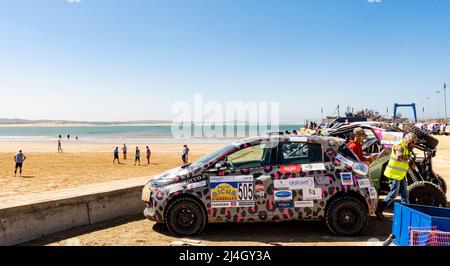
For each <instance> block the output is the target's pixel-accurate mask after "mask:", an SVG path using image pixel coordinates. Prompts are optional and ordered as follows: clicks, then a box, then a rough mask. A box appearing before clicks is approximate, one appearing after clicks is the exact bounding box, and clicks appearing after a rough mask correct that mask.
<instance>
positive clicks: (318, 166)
mask: <svg viewBox="0 0 450 266" xmlns="http://www.w3.org/2000/svg"><path fill="white" fill-rule="evenodd" d="M301 167H302V171H303V172H308V171H323V170H326V168H325V164H323V163H310V164H302V165H301Z"/></svg>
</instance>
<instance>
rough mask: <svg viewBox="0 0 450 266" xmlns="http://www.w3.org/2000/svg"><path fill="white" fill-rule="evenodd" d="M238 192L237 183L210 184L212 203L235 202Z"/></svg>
mask: <svg viewBox="0 0 450 266" xmlns="http://www.w3.org/2000/svg"><path fill="white" fill-rule="evenodd" d="M238 192H239V191H238V188H237V183H219V184H211V200H212V201H236V200H238Z"/></svg>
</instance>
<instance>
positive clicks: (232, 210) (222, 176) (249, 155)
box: [209, 143, 272, 221]
mask: <svg viewBox="0 0 450 266" xmlns="http://www.w3.org/2000/svg"><path fill="white" fill-rule="evenodd" d="M271 150H272V149H271V148H270V147H268V146H267V145H266V144H265V143H257V144H254V145H243V146H241V147H240V149H238V150H237V151H235V152H233V153H231V154H229V155H228V156H226V157H225V158H224V160H223V161H222V162H220V163H221V164H223V165H225V167H224V168H223V169H222V170H221V171H218V173H217V174H216V175H211V176H210V177H209V178H210V180H209V183H210V193H211V207H212V208H213V209H221V210H220V212H219V216H221V217H222V218H224V219H225V220H228V221H241V220H242V219H244V220H246V219H254V216H255V215H257V209H258V208H257V207H256V206H257V195H258V196H259V195H260V194H257V192H259V191H257V189H256V188H260V187H261V179H260V177H261V176H262V175H263V173H264V171H265V169H266V167H268V166H270V160H271V154H272V152H271ZM269 178H270V176H269Z"/></svg>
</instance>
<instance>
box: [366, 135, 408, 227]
mask: <svg viewBox="0 0 450 266" xmlns="http://www.w3.org/2000/svg"><path fill="white" fill-rule="evenodd" d="M416 142H417V136H416V135H415V134H414V133H408V134H406V135H405V136H404V137H403V139H402V140H401V141H400V142H399V143H397V144H395V145H394V146H392V153H391V159H390V160H389V163H388V165H387V167H386V170H385V171H384V175H385V176H386V177H387V178H389V179H390V181H391V184H390V187H391V191H390V192H389V194H388V195H387V196H386V198H384V200H383V201H380V202H379V203H378V207H377V210H376V212H375V214H376V216H377V218H378V219H384V215H383V211H384V209H386V208H387V207H389V205H391V203H392V202H393V201H394V200H395V198H397V196H398V194H399V193H400V196H401V198H402V203H409V195H408V194H409V193H408V180H407V177H406V175H407V173H408V170H409V167H410V166H411V167H415V166H414V161H412V160H411V155H410V154H411V152H412V150H413V149H414V146H415V145H416Z"/></svg>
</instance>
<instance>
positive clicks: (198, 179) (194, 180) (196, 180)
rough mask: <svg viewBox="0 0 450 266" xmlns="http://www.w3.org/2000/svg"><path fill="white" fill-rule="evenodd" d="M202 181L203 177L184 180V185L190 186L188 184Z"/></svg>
mask: <svg viewBox="0 0 450 266" xmlns="http://www.w3.org/2000/svg"><path fill="white" fill-rule="evenodd" d="M204 179H205V178H204V177H203V176H196V177H193V178H189V179H187V180H186V183H188V184H190V183H194V182H198V181H202V180H204Z"/></svg>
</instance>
